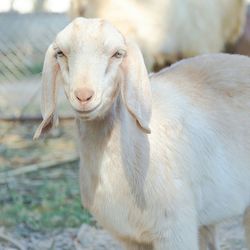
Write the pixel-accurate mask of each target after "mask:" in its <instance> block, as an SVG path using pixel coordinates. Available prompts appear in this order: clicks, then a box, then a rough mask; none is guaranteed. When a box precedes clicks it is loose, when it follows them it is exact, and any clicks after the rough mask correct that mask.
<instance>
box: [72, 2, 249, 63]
mask: <svg viewBox="0 0 250 250" xmlns="http://www.w3.org/2000/svg"><path fill="white" fill-rule="evenodd" d="M76 6H78V7H76ZM79 6H81V7H79ZM83 10H84V11H83ZM245 12H246V8H245V1H244V0H209V1H207V0H147V1H141V0H126V1H124V0H105V1H103V0H88V1H86V0H85V1H83V0H72V9H71V16H72V17H77V16H79V15H82V14H84V15H85V16H86V17H99V18H103V19H107V20H109V21H111V22H112V23H113V24H114V25H115V26H116V27H117V28H118V29H119V30H121V31H122V32H123V34H125V35H126V36H127V37H130V38H133V39H135V40H136V41H137V43H138V44H139V45H140V48H141V49H142V52H143V55H144V58H145V61H146V65H147V66H148V68H151V67H152V65H153V64H154V63H156V64H158V65H159V66H162V65H164V63H166V62H168V63H173V62H175V61H176V60H178V59H180V58H185V57H190V56H195V55H199V54H204V53H214V52H220V51H223V50H224V49H225V46H226V45H228V44H234V43H235V42H236V41H237V39H238V38H239V36H240V35H241V33H242V31H243V27H244V23H245Z"/></svg>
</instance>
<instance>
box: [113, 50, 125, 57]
mask: <svg viewBox="0 0 250 250" xmlns="http://www.w3.org/2000/svg"><path fill="white" fill-rule="evenodd" d="M122 56H123V53H122V52H121V51H116V52H115V54H114V55H113V56H112V57H115V58H121V57H122Z"/></svg>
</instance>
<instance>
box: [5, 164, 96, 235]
mask: <svg viewBox="0 0 250 250" xmlns="http://www.w3.org/2000/svg"><path fill="white" fill-rule="evenodd" d="M21 223H22V224H25V225H26V226H28V227H29V228H32V229H33V230H39V231H43V230H46V231H47V230H49V229H56V228H66V227H79V226H80V225H81V224H82V223H88V224H91V223H93V219H92V217H91V215H90V214H89V213H88V212H87V211H86V210H85V209H83V208H82V206H81V201H80V194H79V183H78V164H68V165H66V166H60V167H57V168H51V169H47V170H41V171H38V172H34V173H32V174H29V175H25V176H20V177H18V178H17V179H16V180H13V181H11V182H10V183H8V185H1V186H0V225H1V226H7V227H13V226H16V225H17V224H21Z"/></svg>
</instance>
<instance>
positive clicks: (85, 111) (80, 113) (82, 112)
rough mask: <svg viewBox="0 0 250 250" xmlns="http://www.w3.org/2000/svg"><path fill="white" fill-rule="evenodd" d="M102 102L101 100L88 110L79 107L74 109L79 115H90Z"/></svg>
mask: <svg viewBox="0 0 250 250" xmlns="http://www.w3.org/2000/svg"><path fill="white" fill-rule="evenodd" d="M101 104H102V102H99V103H98V104H97V105H95V106H94V107H93V108H91V109H87V110H79V109H74V110H75V112H76V113H77V114H79V115H83V116H84V115H88V114H90V113H92V112H94V111H95V110H96V109H98V108H99V107H100V106H101Z"/></svg>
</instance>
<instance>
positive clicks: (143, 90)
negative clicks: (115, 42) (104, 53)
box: [121, 42, 151, 134]
mask: <svg viewBox="0 0 250 250" xmlns="http://www.w3.org/2000/svg"><path fill="white" fill-rule="evenodd" d="M122 71H123V83H122V86H121V94H122V98H123V102H124V103H125V105H126V107H127V109H128V111H129V113H130V114H131V115H132V116H133V118H134V119H135V120H136V123H137V125H138V126H139V128H140V129H142V130H143V132H145V133H147V134H150V132H151V131H150V128H149V122H150V118H151V85H150V82H149V78H148V72H147V70H146V67H145V64H144V60H143V56H142V54H141V51H140V49H139V48H138V46H137V45H136V44H135V43H132V42H128V44H127V55H126V57H125V58H124V60H123V62H122Z"/></svg>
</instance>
